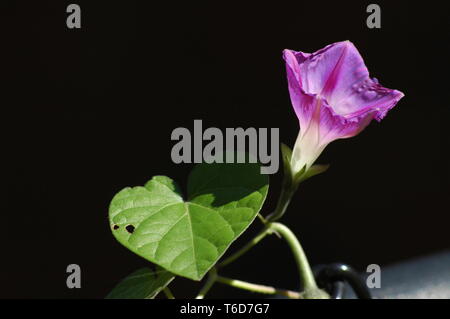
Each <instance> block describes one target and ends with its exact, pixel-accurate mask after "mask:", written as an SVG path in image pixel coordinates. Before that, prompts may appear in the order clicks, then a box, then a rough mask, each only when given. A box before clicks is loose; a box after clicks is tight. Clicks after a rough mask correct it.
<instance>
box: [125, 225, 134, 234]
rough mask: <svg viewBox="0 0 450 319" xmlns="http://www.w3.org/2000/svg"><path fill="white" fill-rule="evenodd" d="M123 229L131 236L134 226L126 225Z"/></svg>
mask: <svg viewBox="0 0 450 319" xmlns="http://www.w3.org/2000/svg"><path fill="white" fill-rule="evenodd" d="M125 229H126V230H127V232H129V233H130V234H132V233H133V232H134V226H133V225H128V226H127V227H125Z"/></svg>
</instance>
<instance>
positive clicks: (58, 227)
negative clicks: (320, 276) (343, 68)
mask: <svg viewBox="0 0 450 319" xmlns="http://www.w3.org/2000/svg"><path fill="white" fill-rule="evenodd" d="M68 3H70V2H64V1H35V2H30V3H25V2H21V1H5V0H3V1H2V2H1V5H0V36H1V37H0V41H1V49H0V50H1V61H2V62H1V64H2V67H1V75H0V78H2V80H3V81H4V83H3V84H2V89H1V92H2V97H1V100H0V101H1V107H2V116H1V121H2V125H1V127H2V131H3V132H2V136H3V139H2V157H3V159H5V160H6V162H5V163H4V164H3V165H2V166H3V172H4V173H3V174H2V175H3V177H4V178H3V179H2V184H3V185H2V186H3V188H4V189H3V190H2V194H4V195H5V196H4V197H5V199H3V200H2V204H3V205H2V212H1V225H2V230H1V231H0V240H1V243H2V245H1V247H2V249H1V257H0V287H1V289H0V297H2V298H80V297H82V298H103V297H104V296H105V295H106V294H107V293H108V291H109V290H110V289H111V288H112V287H113V286H114V285H115V284H116V283H117V281H118V280H120V279H121V278H123V277H124V276H126V275H127V274H128V273H130V272H132V271H133V270H135V269H136V268H138V267H141V266H145V265H146V262H145V260H143V259H142V258H140V257H138V256H136V255H134V254H132V253H130V252H128V251H127V250H126V249H125V248H123V247H122V246H121V245H120V244H119V243H117V242H116V241H115V239H114V238H113V236H112V235H111V233H110V230H109V227H108V222H107V209H108V204H109V201H110V200H111V198H112V197H113V195H114V194H115V193H116V192H117V191H119V190H120V189H121V188H123V187H126V186H130V185H141V184H144V183H145V182H146V181H147V180H148V179H150V177H151V176H153V175H168V176H171V177H172V178H174V179H175V180H177V181H178V182H179V183H180V184H181V186H182V187H185V186H186V179H187V175H188V172H189V170H190V169H191V167H192V165H189V164H182V165H175V164H174V163H172V161H171V158H170V150H171V148H172V146H173V142H172V141H171V140H170V134H171V132H172V130H173V129H175V128H176V127H187V128H189V129H192V128H193V120H194V119H202V120H203V125H204V127H205V128H206V127H211V126H215V127H219V128H222V129H224V128H226V127H244V128H246V127H279V128H280V134H281V141H282V142H284V143H287V144H289V145H291V146H292V145H293V143H294V141H295V138H296V135H297V133H298V121H297V118H296V117H295V114H294V112H293V110H292V108H291V105H290V100H289V96H288V90H287V83H286V79H285V69H284V63H283V61H282V58H281V51H282V50H283V49H284V48H290V49H294V50H301V51H306V52H313V51H316V50H318V49H320V48H322V47H324V46H325V45H327V44H329V43H332V42H336V41H342V40H347V39H348V40H351V41H352V42H353V43H355V45H356V46H357V47H358V49H359V50H360V52H361V54H362V56H363V57H364V59H365V62H366V64H367V66H368V68H369V70H370V71H371V76H375V77H377V78H378V79H379V80H380V81H381V83H382V84H383V85H384V86H386V87H389V88H395V89H398V90H400V91H402V92H404V93H405V95H406V96H405V97H404V98H403V99H402V100H401V101H400V103H399V104H398V106H397V107H396V108H394V109H393V110H392V111H391V112H390V113H389V115H388V116H387V117H386V118H385V119H384V120H383V121H382V123H375V122H374V123H372V124H371V125H370V126H369V127H368V128H367V129H366V130H365V131H364V132H362V133H361V134H360V135H358V136H357V137H354V138H351V139H348V140H341V141H337V142H334V143H332V144H331V145H329V146H328V147H327V148H326V150H325V151H324V153H323V154H322V156H321V157H320V158H319V161H318V162H320V163H330V164H331V168H330V170H329V171H328V172H327V173H325V174H323V175H321V176H318V177H315V178H314V179H312V180H310V181H308V182H306V183H305V184H302V186H301V190H300V191H299V192H298V194H297V195H296V197H295V199H294V200H293V202H292V204H291V207H290V209H289V211H288V214H287V215H286V216H285V218H284V222H285V223H286V224H288V225H290V226H291V228H292V229H293V230H294V231H295V232H296V234H298V236H299V238H300V239H301V241H302V244H303V246H304V248H305V250H306V252H307V254H308V256H309V258H310V261H311V263H312V264H319V263H329V262H334V261H344V262H347V263H349V264H351V265H353V266H355V267H356V268H357V269H359V270H364V269H365V267H366V266H367V265H368V264H371V263H377V264H381V265H385V264H389V263H391V262H395V261H399V260H403V259H407V258H411V257H414V256H419V255H423V254H429V253H433V252H437V251H442V250H444V249H449V248H450V238H449V234H448V225H449V223H450V215H449V211H448V204H447V202H448V197H449V195H450V192H449V190H450V187H449V186H450V182H449V180H450V179H449V166H448V159H449V152H448V149H449V146H450V143H449V133H448V130H447V124H448V120H449V117H450V109H449V105H448V96H449V95H448V94H449V89H448V79H447V77H446V74H447V70H448V64H449V63H448V53H449V50H448V11H446V10H445V8H443V7H442V6H441V3H443V2H437V1H436V2H433V1H427V2H426V3H421V4H419V2H412V1H395V2H394V1H391V2H390V3H388V2H381V1H377V2H376V3H378V4H380V5H381V8H382V28H381V29H379V30H375V29H368V28H367V26H366V23H365V21H366V18H367V15H368V14H367V13H366V7H367V5H368V4H369V3H370V2H364V1H358V2H357V1H352V2H350V1H345V2H344V1H326V2H324V1H295V2H290V3H288V2H285V3H278V2H276V3H275V2H271V3H270V4H261V3H258V4H256V3H255V4H252V5H250V4H248V5H245V6H243V5H242V4H241V5H235V6H231V5H228V4H225V3H218V2H217V3H216V2H214V5H213V4H210V5H193V4H192V5H191V4H190V5H189V6H187V5H184V6H181V5H179V4H176V3H170V4H167V5H156V4H151V5H150V4H147V5H146V6H145V7H144V6H143V5H142V4H140V3H141V2H139V3H138V2H137V1H120V2H113V1H95V2H94V1H89V2H77V3H78V4H80V5H81V9H82V28H81V30H69V29H68V28H67V27H66V17H67V14H66V6H67V4H68ZM280 181H281V172H280V173H279V174H277V175H274V176H271V191H270V194H269V197H268V199H267V201H266V204H265V206H264V208H263V210H262V212H261V213H262V214H263V215H265V214H268V213H269V212H270V211H271V209H273V208H274V206H275V200H276V198H277V193H278V188H279V186H280ZM259 229H260V225H259V224H258V222H255V224H254V225H253V226H252V227H251V229H250V230H249V231H248V234H245V235H243V237H242V238H241V239H240V240H238V241H237V242H236V243H235V244H233V246H232V247H231V248H230V249H231V250H234V249H236V248H237V247H239V246H240V245H242V244H243V243H244V242H245V240H246V239H248V238H249V237H250V236H251V235H252V234H254V233H255V232H256V231H258V230H259ZM289 254H290V252H289V250H288V248H287V247H286V245H285V243H284V242H282V241H280V240H277V239H276V238H275V237H274V238H269V239H267V240H266V241H265V242H264V243H262V244H261V245H260V246H258V247H256V248H255V249H254V250H252V251H251V252H250V253H248V256H246V257H243V259H242V261H241V262H238V263H236V264H233V265H230V266H229V268H227V269H226V270H224V274H225V275H227V276H231V277H238V278H240V279H243V280H248V281H253V282H258V283H266V284H273V285H276V286H279V287H283V288H291V289H295V288H296V286H295V283H296V282H297V276H296V272H295V265H294V263H293V261H292V259H291V258H290V255H289ZM71 263H76V264H79V265H80V266H81V269H82V289H73V290H70V289H67V287H66V283H65V281H66V276H67V274H66V272H65V271H66V267H67V265H68V264H71ZM173 286H174V289H173V290H174V293H175V294H176V295H177V296H186V297H192V296H194V295H195V292H196V290H197V289H198V288H199V285H198V284H195V283H194V284H193V283H192V282H190V281H188V280H185V279H177V280H176V281H175V282H174V284H173ZM211 296H212V297H225V296H232V297H241V296H248V295H246V294H244V293H242V292H240V291H236V290H234V289H231V288H226V287H222V289H219V287H217V288H214V289H213V290H212V291H211Z"/></svg>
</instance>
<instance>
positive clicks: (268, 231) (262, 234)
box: [218, 227, 272, 267]
mask: <svg viewBox="0 0 450 319" xmlns="http://www.w3.org/2000/svg"><path fill="white" fill-rule="evenodd" d="M271 233H272V229H270V227H266V228H264V229H263V230H262V231H261V232H260V233H259V234H258V235H256V237H254V238H253V239H252V240H251V241H249V242H248V243H247V244H246V245H245V246H244V247H242V248H241V249H240V250H238V251H237V252H236V253H234V254H233V255H231V256H230V257H228V258H227V259H225V260H224V261H222V262H221V263H220V264H219V266H218V267H225V266H226V265H228V264H231V263H232V262H233V261H235V260H236V259H238V258H239V257H241V256H242V255H243V254H245V253H246V252H247V251H249V250H250V249H251V248H252V247H253V246H255V245H256V244H257V243H259V242H260V241H261V240H262V239H263V238H264V237H266V236H267V235H269V234H271Z"/></svg>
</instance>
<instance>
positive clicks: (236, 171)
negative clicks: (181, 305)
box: [109, 163, 268, 280]
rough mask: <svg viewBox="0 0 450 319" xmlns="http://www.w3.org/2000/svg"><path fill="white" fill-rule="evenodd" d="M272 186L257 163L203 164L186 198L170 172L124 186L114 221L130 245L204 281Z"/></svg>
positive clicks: (190, 182)
mask: <svg viewBox="0 0 450 319" xmlns="http://www.w3.org/2000/svg"><path fill="white" fill-rule="evenodd" d="M267 190H268V177H267V175H262V174H260V166H259V165H258V164H251V163H245V164H225V163H224V164H219V163H213V164H206V163H203V164H199V165H197V166H196V167H195V168H194V170H193V171H192V172H191V174H190V176H189V180H188V198H189V201H185V200H183V198H182V195H181V193H180V191H179V188H178V187H177V186H176V184H175V182H174V181H173V180H171V179H170V178H169V177H165V176H155V177H153V178H152V179H151V180H150V181H149V182H148V183H147V184H146V185H145V186H144V187H134V188H125V189H124V190H122V191H120V192H119V193H118V194H117V195H116V196H115V197H114V198H113V200H112V201H111V205H110V209H109V220H110V225H111V229H112V232H113V234H114V236H115V237H116V239H117V240H118V241H119V242H120V243H122V244H123V245H124V246H125V247H127V248H128V249H130V250H131V251H133V252H134V253H136V254H138V255H140V256H142V257H144V258H145V259H147V260H149V261H151V262H153V263H155V264H157V265H160V266H161V267H163V268H165V269H166V270H168V271H170V272H172V273H174V274H177V275H180V276H183V277H187V278H190V279H193V280H201V279H202V277H203V276H204V275H205V274H206V273H207V272H208V270H209V269H210V268H211V267H212V266H214V264H215V263H216V262H217V261H218V260H219V258H220V257H221V256H222V255H223V254H224V252H225V251H226V250H227V248H228V247H229V246H230V244H231V243H232V242H233V241H234V240H235V239H236V238H238V237H239V235H241V234H242V232H243V231H244V230H245V229H246V228H247V227H248V226H249V225H250V224H251V223H252V221H253V220H254V219H255V217H256V215H257V214H258V212H259V210H260V209H261V206H262V204H263V202H264V200H265V198H266V195H267Z"/></svg>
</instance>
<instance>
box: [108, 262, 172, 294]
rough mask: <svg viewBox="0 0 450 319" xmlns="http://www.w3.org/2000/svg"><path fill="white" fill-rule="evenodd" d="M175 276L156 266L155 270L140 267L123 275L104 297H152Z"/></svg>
mask: <svg viewBox="0 0 450 319" xmlns="http://www.w3.org/2000/svg"><path fill="white" fill-rule="evenodd" d="M174 278H175V276H174V275H173V274H171V273H170V272H168V271H166V270H164V269H161V268H159V267H156V270H155V271H152V270H151V269H149V268H141V269H139V270H136V271H135V272H133V273H131V274H130V275H128V276H127V277H125V278H124V279H123V280H122V281H121V282H119V283H118V284H117V286H115V287H114V289H113V290H111V292H110V293H109V294H108V296H106V299H153V298H155V297H156V295H158V294H159V293H160V292H161V290H163V289H164V288H165V287H166V286H167V285H168V284H169V283H170V282H171V281H172V280H173V279H174Z"/></svg>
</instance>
